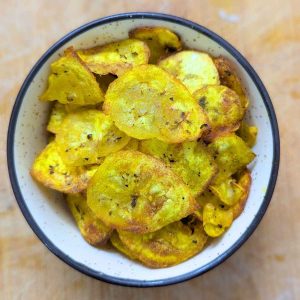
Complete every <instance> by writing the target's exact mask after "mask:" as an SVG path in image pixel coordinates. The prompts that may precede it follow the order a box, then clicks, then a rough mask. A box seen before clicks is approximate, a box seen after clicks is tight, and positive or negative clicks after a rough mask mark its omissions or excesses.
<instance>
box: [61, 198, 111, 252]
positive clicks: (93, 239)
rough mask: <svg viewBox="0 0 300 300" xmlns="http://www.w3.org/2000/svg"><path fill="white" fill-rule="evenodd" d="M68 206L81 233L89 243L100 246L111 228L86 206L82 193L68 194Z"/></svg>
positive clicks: (107, 236)
mask: <svg viewBox="0 0 300 300" xmlns="http://www.w3.org/2000/svg"><path fill="white" fill-rule="evenodd" d="M67 202H68V206H69V208H70V210H71V213H72V215H73V217H74V219H75V221H76V223H77V226H78V228H79V230H80V233H81V235H82V236H83V237H84V239H85V240H86V241H87V242H88V243H89V244H91V245H94V246H102V245H104V244H105V243H106V241H107V240H108V239H109V237H110V235H111V232H112V229H110V228H109V227H107V226H105V225H104V224H103V223H102V222H101V221H100V220H99V219H97V218H96V216H95V214H94V213H93V212H92V210H91V209H90V208H89V207H88V205H87V203H86V198H85V197H84V196H83V195H82V194H69V195H68V196H67Z"/></svg>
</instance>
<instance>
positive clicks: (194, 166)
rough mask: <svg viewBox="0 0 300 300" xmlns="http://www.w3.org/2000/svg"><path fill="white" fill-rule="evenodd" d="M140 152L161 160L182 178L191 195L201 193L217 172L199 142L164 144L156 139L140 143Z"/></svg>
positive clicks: (209, 156) (204, 148)
mask: <svg viewBox="0 0 300 300" xmlns="http://www.w3.org/2000/svg"><path fill="white" fill-rule="evenodd" d="M140 151H141V152H143V153H146V154H149V155H151V156H154V157H156V158H159V159H160V160H162V161H163V162H164V163H165V164H166V165H167V166H168V167H170V168H171V169H172V170H173V171H174V173H176V174H177V175H178V176H180V177H181V178H182V180H183V181H184V183H186V184H187V185H188V187H189V188H190V189H191V191H192V193H193V195H197V194H199V193H202V192H203V191H204V190H205V188H206V187H207V186H208V184H209V183H210V182H211V180H212V178H213V176H214V175H215V174H216V172H217V166H216V163H215V162H214V159H213V157H212V155H211V154H210V152H209V151H208V150H207V147H206V146H205V145H204V144H202V143H200V142H185V143H182V144H171V145H170V144H166V143H164V142H161V141H159V140H156V139H152V140H145V141H141V143H140Z"/></svg>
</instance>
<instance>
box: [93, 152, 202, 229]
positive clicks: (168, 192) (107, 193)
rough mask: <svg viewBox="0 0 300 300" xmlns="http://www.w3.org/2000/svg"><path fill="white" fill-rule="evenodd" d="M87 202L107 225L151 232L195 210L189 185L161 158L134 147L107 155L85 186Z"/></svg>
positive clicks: (195, 205) (195, 204)
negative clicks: (86, 186)
mask: <svg viewBox="0 0 300 300" xmlns="http://www.w3.org/2000/svg"><path fill="white" fill-rule="evenodd" d="M87 203H88V205H89V207H90V208H91V209H92V210H93V211H94V213H95V214H96V215H97V217H99V218H100V219H101V220H102V221H103V222H104V223H105V224H106V225H107V226H109V227H112V228H114V229H119V230H128V231H133V232H139V233H146V232H153V231H155V230H158V229H160V228H162V227H163V226H165V225H167V224H169V223H171V222H174V221H177V220H180V219H181V218H183V217H185V216H187V215H189V214H191V213H192V212H193V211H195V210H197V208H198V205H197V203H196V201H195V199H194V198H193V197H192V194H191V192H190V190H189V188H188V187H187V186H186V185H185V184H184V183H183V182H182V180H181V179H180V178H179V177H178V176H177V175H175V174H174V173H173V172H172V171H171V170H170V169H169V168H168V167H167V166H165V165H164V164H163V163H162V162H161V161H159V160H157V159H155V158H153V157H151V156H148V155H145V154H143V153H141V152H138V151H130V150H128V151H119V152H116V153H113V154H110V155H109V156H107V157H106V158H105V160H104V162H103V164H102V165H101V166H100V167H99V169H98V171H97V172H96V174H95V175H94V177H93V179H92V180H91V182H90V184H89V186H88V189H87Z"/></svg>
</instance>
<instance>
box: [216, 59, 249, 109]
mask: <svg viewBox="0 0 300 300" xmlns="http://www.w3.org/2000/svg"><path fill="white" fill-rule="evenodd" d="M214 63H215V65H216V67H217V70H218V73H219V76H220V81H221V84H222V85H225V86H227V87H229V88H230V89H232V90H234V91H235V92H236V93H237V94H238V96H239V97H240V100H241V104H242V107H243V109H244V110H246V109H247V108H248V106H249V99H248V97H247V96H246V93H245V90H244V88H243V85H242V82H241V80H240V79H239V77H238V75H237V72H236V71H235V69H234V67H233V66H232V64H231V63H230V61H229V60H228V59H226V58H225V57H222V56H220V57H217V58H214Z"/></svg>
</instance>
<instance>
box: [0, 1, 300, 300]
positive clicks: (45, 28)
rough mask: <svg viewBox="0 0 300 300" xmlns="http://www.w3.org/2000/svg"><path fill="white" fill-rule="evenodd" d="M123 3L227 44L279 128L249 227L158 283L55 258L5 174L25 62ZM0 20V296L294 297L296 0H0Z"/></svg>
mask: <svg viewBox="0 0 300 300" xmlns="http://www.w3.org/2000/svg"><path fill="white" fill-rule="evenodd" d="M128 11H157V12H163V13H170V14H174V15H178V16H181V17H185V18H188V19H190V20H193V21H195V22H198V23H200V24H202V25H204V26H207V27H208V28H210V29H212V30H213V31H215V32H217V33H218V34H220V35H221V36H223V37H224V38H225V39H227V40H228V41H229V42H230V43H232V44H233V45H235V46H236V47H237V49H239V50H240V51H241V52H242V53H243V54H244V55H245V56H246V58H247V59H248V60H249V61H250V63H251V64H252V65H253V66H254V68H255V69H256V70H257V72H258V74H259V75H260V76H261V78H262V80H263V82H264V83H265V85H266V87H267V89H268V90H269V92H270V95H271V98H272V101H273V103H274V106H275V109H276V113H277V116H278V121H279V126H280V134H281V164H280V175H279V178H278V182H277V187H276V190H275V193H274V196H273V199H272V202H271V205H270V206H269V209H268V211H267V213H266V215H265V217H264V219H263V221H262V222H261V224H260V226H259V227H258V229H257V230H256V231H255V233H254V234H253V235H252V236H251V238H250V239H249V240H248V241H247V243H246V244H245V245H244V246H243V247H242V248H241V249H240V250H239V251H238V252H237V253H235V254H234V255H233V256H232V257H230V258H229V259H228V260H227V261H226V262H225V263H223V264H222V265H221V266H219V267H218V268H216V269H214V270H212V271H210V272H209V273H206V274H205V275H203V276H201V277H198V278H196V279H193V280H190V281H188V282H185V283H182V284H178V285H175V286H169V287H162V288H148V289H137V288H125V287H120V286H114V285H110V284H106V283H102V282H99V281H97V280H94V279H91V278H89V277H87V276H85V275H82V274H80V273H79V272H77V271H75V270H73V269H72V268H70V267H69V266H67V265H66V264H64V263H63V262H61V261H60V260H59V259H57V258H56V257H55V256H54V255H53V254H51V253H50V252H49V251H48V250H47V249H46V248H45V247H44V246H43V244H42V243H41V242H40V241H39V240H38V238H37V237H36V236H35V235H34V234H33V232H32V231H31V229H30V228H29V226H28V225H27V223H26V221H25V219H24V217H23V216H22V214H21V212H20V210H19V208H18V206H17V204H16V201H15V198H14V196H13V193H12V190H11V187H10V182H9V178H8V175H7V166H6V131H7V125H8V121H9V117H10V112H11V109H12V106H13V104H14V101H15V97H16V94H17V92H18V90H19V88H20V85H21V83H22V81H23V80H24V78H25V76H26V74H27V73H28V71H29V70H30V68H31V67H32V65H33V64H34V63H35V62H36V60H37V59H38V58H39V57H40V56H41V55H42V54H43V52H44V51H45V50H47V48H48V47H49V46H50V45H51V44H52V43H53V42H55V41H56V40H57V39H59V38H60V37H62V36H63V35H64V34H66V33H67V32H68V31H70V30H72V29H74V28H76V27H77V26H80V25H81V24H83V23H85V22H88V21H90V20H93V19H96V18H99V17H103V16H107V15H110V14H114V13H120V12H128ZM0 20H1V21H0V22H1V26H0V40H1V43H0V174H1V179H0V299H3V300H4V299H5V300H6V299H30V300H31V299H33V300H34V299H72V300H76V299H103V300H106V299H123V300H126V299H130V300H135V299H144V300H148V299H155V300H160V299H208V300H210V299H222V300H226V299H230V300H231V299H255V300H257V299H264V300H265V299H272V300H273V299H276V300H286V299H287V300H290V299H300V184H299V182H300V155H299V150H300V149H299V146H300V127H299V119H300V1H299V0H285V1H279V0H264V1H260V0H239V1H230V0H206V1H205V0H203V1H201V0H173V1H172V0H170V1H167V0H158V1H150V0H124V1H122V0H98V1H92V0H89V1H61V0H52V1H34V0H27V1H13V0H12V1H4V0H2V1H0Z"/></svg>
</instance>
